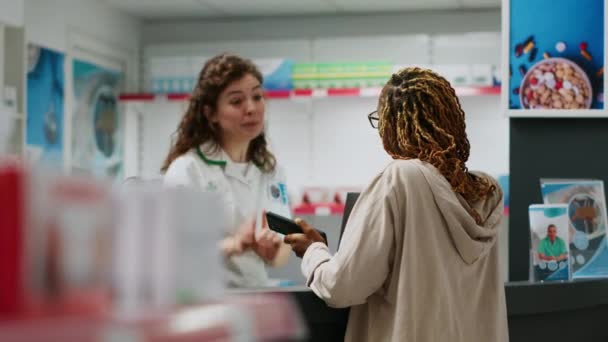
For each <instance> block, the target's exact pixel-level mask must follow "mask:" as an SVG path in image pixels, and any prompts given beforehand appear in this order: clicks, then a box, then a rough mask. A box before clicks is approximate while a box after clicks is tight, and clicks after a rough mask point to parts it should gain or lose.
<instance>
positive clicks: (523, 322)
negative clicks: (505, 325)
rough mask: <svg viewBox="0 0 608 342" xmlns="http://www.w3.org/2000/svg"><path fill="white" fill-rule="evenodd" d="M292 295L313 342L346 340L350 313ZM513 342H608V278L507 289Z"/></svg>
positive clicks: (309, 296) (300, 292)
mask: <svg viewBox="0 0 608 342" xmlns="http://www.w3.org/2000/svg"><path fill="white" fill-rule="evenodd" d="M265 291H271V292H289V293H290V294H291V295H292V297H293V298H294V300H295V301H296V302H297V303H298V305H299V306H300V309H301V310H302V314H303V316H304V319H305V320H306V323H307V324H308V328H309V333H310V336H309V340H310V341H332V342H333V341H341V340H343V336H344V331H345V328H346V322H347V320H348V309H332V308H329V307H327V305H325V303H324V302H323V301H321V300H320V299H318V298H317V297H316V296H315V294H314V293H312V292H311V291H310V290H308V289H307V288H304V287H294V288H282V289H276V290H265ZM505 293H506V298H507V311H508V318H509V334H510V341H511V342H526V341H531V342H538V341H551V342H560V341H564V342H565V341H568V342H572V341H585V342H606V341H608V327H607V326H606V319H607V318H608V280H584V281H572V282H561V283H529V282H511V283H507V284H506V285H505Z"/></svg>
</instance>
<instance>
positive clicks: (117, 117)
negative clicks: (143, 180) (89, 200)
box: [72, 60, 124, 179]
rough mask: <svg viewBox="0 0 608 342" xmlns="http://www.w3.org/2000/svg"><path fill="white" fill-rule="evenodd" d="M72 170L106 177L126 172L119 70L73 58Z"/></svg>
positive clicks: (110, 177) (119, 176)
mask: <svg viewBox="0 0 608 342" xmlns="http://www.w3.org/2000/svg"><path fill="white" fill-rule="evenodd" d="M73 75H74V117H73V120H72V170H73V171H74V172H76V173H84V174H91V175H95V176H99V177H103V178H109V179H120V178H121V177H122V174H123V155H124V119H123V116H122V113H121V111H120V110H119V106H118V95H119V94H120V89H121V87H122V82H123V74H122V73H121V72H120V71H115V70H109V69H106V68H103V67H100V66H98V65H95V64H92V63H89V62H85V61H80V60H74V63H73Z"/></svg>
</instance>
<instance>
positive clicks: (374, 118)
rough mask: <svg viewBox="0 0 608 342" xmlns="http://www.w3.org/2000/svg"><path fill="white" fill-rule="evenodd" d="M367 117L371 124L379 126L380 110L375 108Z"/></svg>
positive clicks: (375, 126) (373, 126)
mask: <svg viewBox="0 0 608 342" xmlns="http://www.w3.org/2000/svg"><path fill="white" fill-rule="evenodd" d="M367 119H368V120H369V124H370V125H372V128H378V122H379V121H380V118H379V117H378V111H377V110H375V111H373V112H371V113H369V114H368V115H367Z"/></svg>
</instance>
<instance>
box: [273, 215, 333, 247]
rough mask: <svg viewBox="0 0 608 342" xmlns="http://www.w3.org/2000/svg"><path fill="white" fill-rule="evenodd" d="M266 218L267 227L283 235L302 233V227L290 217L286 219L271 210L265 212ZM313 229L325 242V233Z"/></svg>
mask: <svg viewBox="0 0 608 342" xmlns="http://www.w3.org/2000/svg"><path fill="white" fill-rule="evenodd" d="M266 220H267V221H268V228H270V229H272V230H274V231H275V232H277V233H281V234H283V235H289V234H303V233H304V232H303V231H302V228H300V226H298V225H297V224H296V223H295V222H294V221H293V220H292V219H288V218H287V217H284V216H281V215H278V214H275V213H273V212H270V211H267V212H266ZM315 230H316V231H317V232H319V234H321V237H323V239H324V240H325V242H326V243H327V234H325V232H323V231H321V230H318V229H315Z"/></svg>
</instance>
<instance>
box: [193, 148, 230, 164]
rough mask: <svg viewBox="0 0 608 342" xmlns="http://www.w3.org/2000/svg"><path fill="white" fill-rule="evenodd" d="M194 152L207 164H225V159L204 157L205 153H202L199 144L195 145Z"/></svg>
mask: <svg viewBox="0 0 608 342" xmlns="http://www.w3.org/2000/svg"><path fill="white" fill-rule="evenodd" d="M196 154H198V156H199V157H201V159H202V160H203V161H204V162H205V163H206V164H207V165H217V166H221V167H224V166H226V161H225V160H211V159H209V158H207V157H205V155H204V154H203V151H201V147H200V146H197V147H196Z"/></svg>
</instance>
